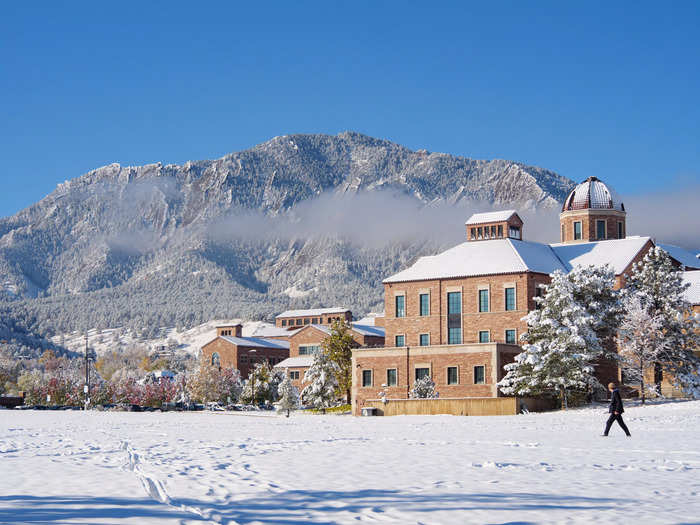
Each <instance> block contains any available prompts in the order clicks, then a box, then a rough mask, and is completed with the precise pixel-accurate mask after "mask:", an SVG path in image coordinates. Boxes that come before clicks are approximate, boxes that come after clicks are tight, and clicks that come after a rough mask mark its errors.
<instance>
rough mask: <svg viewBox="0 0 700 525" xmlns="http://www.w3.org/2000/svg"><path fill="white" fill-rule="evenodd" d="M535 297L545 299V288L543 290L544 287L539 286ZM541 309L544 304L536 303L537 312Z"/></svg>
mask: <svg viewBox="0 0 700 525" xmlns="http://www.w3.org/2000/svg"><path fill="white" fill-rule="evenodd" d="M535 297H540V298H542V297H544V288H542V286H540V285H537V287H536V288H535ZM540 308H542V304H541V303H540V302H539V301H535V310H539V309H540Z"/></svg>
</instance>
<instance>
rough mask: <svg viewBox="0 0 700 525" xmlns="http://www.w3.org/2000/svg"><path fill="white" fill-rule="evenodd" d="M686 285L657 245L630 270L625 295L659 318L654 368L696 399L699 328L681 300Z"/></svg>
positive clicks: (699, 373) (699, 382)
mask: <svg viewBox="0 0 700 525" xmlns="http://www.w3.org/2000/svg"><path fill="white" fill-rule="evenodd" d="M688 286H689V284H687V283H685V284H684V283H683V278H682V272H681V271H679V270H678V269H676V268H675V267H674V265H673V262H672V260H671V258H670V257H669V255H668V253H666V251H664V250H663V249H661V248H659V247H658V246H655V247H654V248H652V249H651V250H649V252H647V254H646V255H645V256H644V259H642V261H640V262H639V263H636V264H635V265H634V266H633V267H632V272H631V274H630V275H629V277H628V278H627V287H628V292H629V293H630V294H633V295H636V296H637V297H638V299H639V302H640V304H641V306H642V307H643V308H644V309H646V310H647V312H648V313H649V315H650V316H651V317H659V318H660V319H661V326H662V334H663V342H664V351H663V352H662V355H660V356H659V360H658V361H657V363H658V365H659V366H660V367H661V368H662V370H663V371H665V372H667V373H668V374H669V375H670V378H671V381H672V382H673V384H674V386H676V387H677V388H680V389H681V390H683V391H684V392H685V393H686V394H688V395H691V396H693V397H700V358H698V357H697V356H696V355H695V354H694V353H693V351H694V350H697V348H698V347H699V346H700V327H699V326H698V320H697V319H696V318H695V316H694V315H693V313H692V309H691V305H690V303H688V301H686V299H685V297H684V292H685V290H686V289H687V288H688Z"/></svg>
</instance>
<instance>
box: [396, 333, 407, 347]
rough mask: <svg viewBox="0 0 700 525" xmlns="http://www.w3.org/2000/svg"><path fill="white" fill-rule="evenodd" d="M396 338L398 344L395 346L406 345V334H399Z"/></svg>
mask: <svg viewBox="0 0 700 525" xmlns="http://www.w3.org/2000/svg"><path fill="white" fill-rule="evenodd" d="M395 339H396V345H394V346H396V347H397V348H398V347H401V346H406V336H404V335H397V336H396V337H395Z"/></svg>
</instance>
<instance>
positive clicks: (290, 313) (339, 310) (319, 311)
mask: <svg viewBox="0 0 700 525" xmlns="http://www.w3.org/2000/svg"><path fill="white" fill-rule="evenodd" d="M349 311H350V310H349V309H348V308H343V307H341V306H337V307H335V308H313V309H311V310H287V311H286V312H282V313H281V314H279V315H278V316H277V317H276V319H279V318H280V317H304V316H313V315H327V314H344V313H345V312H349Z"/></svg>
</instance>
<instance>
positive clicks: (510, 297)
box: [506, 288, 515, 310]
mask: <svg viewBox="0 0 700 525" xmlns="http://www.w3.org/2000/svg"><path fill="white" fill-rule="evenodd" d="M506 310H515V288H506Z"/></svg>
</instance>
